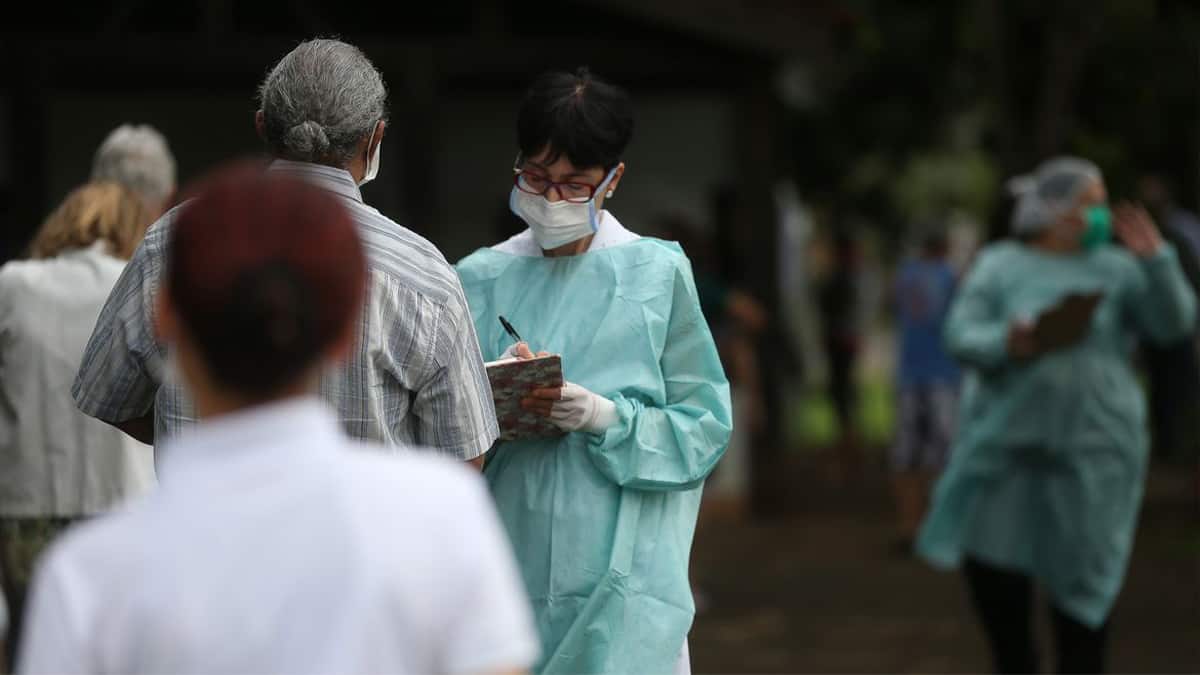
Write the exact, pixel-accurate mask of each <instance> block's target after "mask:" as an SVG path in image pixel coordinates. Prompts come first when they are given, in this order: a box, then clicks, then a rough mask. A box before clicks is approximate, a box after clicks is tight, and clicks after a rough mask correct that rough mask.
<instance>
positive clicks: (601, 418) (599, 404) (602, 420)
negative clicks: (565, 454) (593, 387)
mask: <svg viewBox="0 0 1200 675" xmlns="http://www.w3.org/2000/svg"><path fill="white" fill-rule="evenodd" d="M550 421H551V422H553V423H554V426H556V427H558V428H559V429H562V430H563V431H587V432H590V433H596V434H598V433H603V432H604V431H606V430H607V429H608V428H609V427H613V426H616V425H617V423H618V422H620V421H621V418H620V417H619V416H618V415H617V404H615V403H613V402H612V401H610V400H608V399H606V398H604V397H603V396H600V395H599V394H593V393H592V392H590V391H588V390H587V389H584V388H583V387H581V386H579V385H577V384H575V383H573V382H564V383H563V386H562V397H561V398H559V400H557V401H555V402H554V405H553V406H552V407H551V408H550Z"/></svg>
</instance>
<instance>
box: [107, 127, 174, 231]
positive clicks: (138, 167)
mask: <svg viewBox="0 0 1200 675" xmlns="http://www.w3.org/2000/svg"><path fill="white" fill-rule="evenodd" d="M92 181H93V182H96V181H113V182H115V183H120V184H121V185H124V186H125V187H127V188H129V189H130V190H133V191H134V192H135V193H137V195H138V196H139V197H141V198H142V201H143V202H145V204H146V208H147V209H148V210H149V211H150V213H151V214H153V217H156V218H157V217H158V216H160V215H162V212H163V211H165V210H166V208H167V205H168V204H169V203H170V201H171V197H172V196H174V194H175V156H174V155H172V154H171V148H170V147H168V146H167V139H166V138H165V137H164V136H163V135H162V134H161V133H159V131H158V129H155V128H154V127H152V126H150V125H149V124H122V125H121V126H119V127H117V128H116V129H113V130H112V133H110V134H109V135H108V137H107V138H105V139H104V142H103V143H101V144H100V147H99V148H97V149H96V157H95V158H94V159H93V160H92Z"/></svg>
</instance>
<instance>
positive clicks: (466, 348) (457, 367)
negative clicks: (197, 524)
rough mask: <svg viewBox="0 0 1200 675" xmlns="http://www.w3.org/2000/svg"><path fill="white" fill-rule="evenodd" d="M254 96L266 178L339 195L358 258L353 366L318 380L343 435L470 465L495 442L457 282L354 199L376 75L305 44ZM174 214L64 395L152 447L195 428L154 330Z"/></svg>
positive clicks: (348, 51) (132, 272)
mask: <svg viewBox="0 0 1200 675" xmlns="http://www.w3.org/2000/svg"><path fill="white" fill-rule="evenodd" d="M259 100H260V109H259V110H258V112H257V114H256V117H255V125H256V127H257V129H258V132H259V135H260V136H261V137H262V138H263V140H264V141H265V143H266V146H267V148H268V150H269V151H270V153H271V155H272V156H273V157H274V161H273V162H272V163H271V165H270V167H269V169H268V170H270V171H281V172H286V173H288V174H292V175H294V176H298V177H301V178H302V179H303V180H305V181H308V182H310V183H311V184H312V185H314V186H315V187H316V188H317V189H321V190H326V191H328V192H330V193H332V194H334V195H336V196H337V197H338V198H339V200H340V201H341V202H342V204H343V205H344V206H345V207H346V208H347V209H348V210H349V212H350V214H351V216H352V217H353V219H354V221H355V223H356V224H357V225H358V230H359V234H360V236H361V238H362V241H363V245H364V247H365V249H366V252H367V258H368V265H369V269H370V287H369V289H368V292H367V299H366V305H367V306H366V307H365V308H364V311H363V313H362V316H361V318H360V320H359V325H358V336H359V337H358V341H357V344H356V345H355V347H354V349H353V355H352V358H351V359H350V361H349V363H348V364H347V365H346V366H344V367H343V368H342V369H341V370H339V371H337V372H332V373H328V374H326V375H324V376H323V377H322V381H321V394H322V396H323V397H324V398H325V399H326V400H327V401H329V402H330V403H331V404H332V405H333V406H335V407H336V408H337V410H338V412H339V415H340V418H341V421H342V424H343V426H344V427H345V429H346V431H347V432H348V433H349V434H350V435H351V436H353V437H356V438H361V439H366V440H371V441H375V442H379V443H384V444H386V445H391V446H411V445H419V446H426V447H430V448H432V449H434V450H437V451H440V452H442V453H444V454H447V455H451V456H454V457H457V458H459V459H462V460H476V459H477V458H480V457H481V456H482V455H483V454H484V453H485V452H487V450H488V449H489V448H490V447H491V445H492V443H493V442H494V441H495V439H496V438H497V436H498V433H499V432H498V428H497V424H496V417H495V411H494V409H493V407H492V395H491V387H490V386H489V384H488V380H487V375H486V372H485V370H484V367H483V363H482V361H481V358H480V350H479V344H478V339H477V338H476V335H475V329H474V327H473V323H472V321H471V314H470V311H469V309H468V308H467V303H466V299H465V297H464V294H463V291H462V287H461V285H460V284H459V281H458V276H457V275H456V274H455V272H454V269H453V268H452V267H450V265H449V264H448V263H447V262H446V260H445V258H444V257H443V256H442V254H441V253H440V252H439V251H438V250H437V248H435V247H434V246H433V245H432V244H431V243H429V242H428V241H426V240H425V239H423V238H421V237H420V236H418V235H416V234H415V233H413V232H411V231H409V230H407V229H405V228H403V227H401V226H400V225H398V224H397V223H395V222H393V221H392V220H390V219H388V218H387V217H385V216H383V215H382V214H381V213H379V212H378V211H377V210H375V209H373V208H371V207H370V206H367V205H366V204H365V203H363V199H362V195H361V194H360V193H359V186H360V185H362V184H363V183H366V182H367V181H369V180H371V179H372V178H374V177H375V174H376V173H377V172H378V170H379V159H380V144H381V142H382V141H383V136H384V131H385V129H386V128H387V110H386V100H387V90H386V88H385V86H384V83H383V78H382V77H381V76H380V74H379V71H378V70H376V69H375V67H374V66H373V65H372V64H371V62H370V61H369V60H368V59H367V57H366V56H365V55H364V54H363V53H362V52H361V51H360V50H359V49H358V48H356V47H354V46H352V45H349V44H346V43H344V42H339V41H337V40H311V41H309V42H305V43H302V44H301V45H299V46H298V47H296V48H295V49H294V50H292V51H291V52H290V53H289V54H287V55H286V56H284V57H283V59H282V60H280V61H279V63H278V64H276V65H275V67H274V68H273V69H271V71H270V73H268V75H267V77H266V79H265V81H264V82H263V83H262V85H261V87H260V88H259ZM184 208H187V204H186V203H185V204H183V205H181V206H179V207H176V208H175V209H172V210H171V211H169V212H168V213H166V214H165V215H164V216H163V217H162V218H161V219H160V220H159V221H158V222H157V223H155V224H154V225H152V226H151V229H150V231H149V232H148V234H147V235H146V238H145V240H144V242H143V243H142V245H141V246H140V247H139V248H138V250H137V252H136V253H135V254H134V256H133V260H132V261H131V262H130V264H129V266H128V268H127V269H126V271H125V273H124V275H123V276H122V277H121V279H120V281H118V283H117V285H116V287H115V288H114V289H113V292H112V294H111V295H110V296H109V298H108V302H107V304H106V305H105V307H104V310H103V311H102V312H101V314H100V318H99V320H98V321H97V324H96V328H95V331H94V333H93V334H92V337H91V340H90V341H89V343H88V346H87V350H86V352H85V353H84V356H83V362H82V365H81V366H80V370H79V375H78V377H77V378H76V381H75V386H74V388H73V393H74V396H75V401H76V402H77V403H78V404H79V407H80V409H81V410H83V411H84V412H85V413H87V414H88V415H91V416H93V417H97V418H99V419H101V420H104V421H106V422H108V423H110V424H113V425H115V426H117V427H119V428H121V429H122V430H124V431H126V432H127V433H129V434H130V435H132V436H134V437H136V438H138V439H139V440H142V441H144V442H148V443H153V442H155V441H160V440H162V439H163V438H164V437H167V436H171V435H175V434H177V433H178V432H179V431H180V430H181V429H182V428H184V427H186V426H188V425H189V424H190V423H192V422H193V421H194V420H193V414H192V412H191V411H192V407H191V404H190V402H189V401H188V400H187V398H186V396H185V393H184V391H183V390H182V389H181V387H180V385H179V383H178V381H177V378H176V376H175V375H174V374H173V372H172V370H173V369H172V368H170V367H168V364H169V362H170V358H169V355H168V353H167V351H166V348H165V347H164V346H163V345H162V344H160V343H159V342H158V340H156V338H155V332H154V324H155V316H154V313H155V297H156V295H157V292H158V284H159V277H160V272H161V270H162V266H163V258H164V252H165V248H166V244H167V240H168V237H169V232H170V230H171V223H172V221H173V220H174V219H175V217H176V215H177V214H178V212H179V210H180V209H184ZM231 329H232V330H236V327H231Z"/></svg>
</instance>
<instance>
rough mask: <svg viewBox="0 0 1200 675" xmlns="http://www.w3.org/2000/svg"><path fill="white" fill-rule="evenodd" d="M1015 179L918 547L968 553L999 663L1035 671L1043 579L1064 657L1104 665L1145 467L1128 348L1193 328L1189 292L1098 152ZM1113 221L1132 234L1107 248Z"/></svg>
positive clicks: (957, 351) (964, 301) (968, 325)
mask: <svg viewBox="0 0 1200 675" xmlns="http://www.w3.org/2000/svg"><path fill="white" fill-rule="evenodd" d="M1016 187H1017V190H1018V191H1019V198H1018V199H1019V201H1018V203H1017V207H1016V210H1015V212H1014V214H1013V227H1014V230H1015V232H1016V234H1017V237H1018V241H1006V242H1002V243H998V244H993V245H991V246H989V247H987V248H986V249H985V250H984V251H983V252H982V254H981V255H980V257H979V259H978V261H977V262H976V263H975V265H974V267H973V269H972V270H971V272H970V273H969V275H968V276H967V279H966V280H965V282H964V284H963V287H962V289H961V291H960V293H959V294H958V296H957V298H956V299H955V301H954V303H953V305H952V307H951V310H950V315H949V318H948V320H947V324H946V331H945V333H946V342H947V346H948V348H949V350H950V352H951V353H952V354H953V355H954V356H955V357H956V358H957V359H958V360H959V361H960V362H961V363H962V364H963V365H964V366H966V367H967V368H968V369H969V376H968V378H967V381H966V383H965V391H964V395H963V404H962V409H961V420H962V423H961V427H960V429H959V434H958V438H957V439H956V442H955V447H954V450H953V453H952V455H951V459H950V465H949V467H948V468H947V470H946V472H945V474H944V475H943V477H942V479H941V481H940V483H939V485H938V487H937V491H936V493H935V495H934V505H933V507H932V509H931V511H930V513H929V515H928V517H927V519H926V521H925V524H924V527H923V530H922V532H921V536H920V539H919V541H918V552H919V553H920V554H921V555H922V556H924V557H925V558H926V559H928V560H929V561H930V562H931V563H933V564H935V565H937V566H941V567H953V566H957V565H959V564H960V563H963V562H964V560H965V572H966V577H967V582H968V585H969V587H970V589H971V594H972V597H973V600H974V604H975V608H976V611H977V612H978V614H979V617H980V619H981V621H982V623H983V627H984V630H985V632H986V633H987V636H988V639H989V641H990V643H991V647H992V651H993V656H994V660H995V667H996V670H997V671H999V672H1011V673H1018V672H1019V673H1029V672H1036V671H1037V670H1038V653H1037V649H1036V646H1035V644H1034V639H1033V630H1032V626H1033V623H1032V617H1031V614H1032V602H1033V583H1034V582H1036V583H1037V584H1038V585H1040V586H1041V587H1042V588H1043V589H1044V590H1045V592H1046V594H1047V596H1048V599H1049V601H1050V605H1051V608H1052V612H1053V625H1054V633H1055V638H1056V642H1057V648H1058V649H1057V651H1058V654H1057V656H1058V669H1059V671H1060V672H1092V673H1095V672H1100V671H1102V670H1103V669H1104V646H1105V638H1106V632H1107V631H1106V627H1107V624H1108V617H1109V613H1110V611H1111V610H1112V606H1113V603H1114V601H1115V600H1116V597H1117V594H1118V592H1119V591H1120V588H1121V584H1122V581H1123V580H1124V576H1125V569H1126V565H1127V563H1128V561H1129V553H1130V549H1131V547H1132V544H1133V534H1134V528H1135V526H1136V523H1137V514H1138V508H1139V506H1140V505H1141V500H1142V487H1143V485H1142V484H1143V481H1144V479H1145V474H1146V461H1147V439H1146V404H1145V397H1144V395H1143V393H1142V389H1141V387H1140V386H1139V385H1138V381H1137V378H1136V376H1135V374H1134V372H1133V368H1132V367H1131V363H1130V349H1131V348H1132V346H1133V343H1134V338H1137V337H1145V338H1149V339H1151V340H1153V341H1156V342H1170V341H1172V340H1178V339H1180V338H1181V337H1183V336H1186V335H1188V334H1189V333H1190V332H1191V330H1192V326H1193V323H1194V321H1195V316H1196V299H1195V297H1194V296H1193V294H1192V290H1191V288H1190V287H1189V286H1188V283H1187V280H1186V278H1185V277H1184V274H1183V271H1182V270H1181V269H1180V265H1179V262H1178V259H1177V258H1176V255H1175V251H1174V249H1173V248H1172V247H1171V246H1170V245H1169V244H1167V243H1165V242H1163V240H1162V238H1161V237H1160V236H1159V233H1158V231H1157V229H1156V228H1155V227H1154V224H1153V222H1152V221H1151V220H1150V218H1149V216H1147V215H1146V213H1145V211H1144V210H1142V209H1140V208H1136V207H1132V206H1128V205H1126V206H1121V207H1119V208H1118V209H1117V211H1116V213H1115V219H1114V218H1113V214H1112V213H1111V212H1110V211H1109V208H1108V206H1107V201H1108V195H1107V193H1106V191H1105V187H1104V179H1103V177H1102V176H1101V173H1100V170H1099V169H1098V168H1097V167H1096V166H1095V165H1094V164H1092V163H1091V162H1088V161H1085V160H1081V159H1075V158H1060V159H1055V160H1051V161H1048V162H1046V163H1045V164H1043V165H1042V166H1041V167H1039V168H1038V170H1037V172H1036V173H1035V175H1034V176H1032V177H1030V178H1023V179H1020V180H1019V181H1017V182H1016ZM1114 225H1115V230H1116V234H1117V236H1118V237H1119V238H1120V240H1121V243H1122V244H1124V248H1121V247H1117V246H1112V245H1109V241H1110V239H1111V232H1112V229H1113V226H1114ZM1072 295H1082V296H1084V297H1085V298H1087V297H1089V296H1090V299H1088V300H1084V301H1083V302H1082V303H1080V301H1079V300H1078V299H1076V300H1068V298H1069V296H1072ZM1096 298H1099V300H1098V301H1097V300H1096ZM1064 301H1067V302H1068V305H1064V304H1063V303H1064ZM1091 303H1095V304H1091ZM1071 305H1073V306H1075V307H1076V308H1079V307H1082V308H1083V309H1077V310H1067V311H1065V312H1064V313H1062V314H1059V316H1066V317H1068V319H1069V322H1068V323H1067V325H1065V326H1064V325H1059V326H1057V327H1054V326H1053V325H1052V324H1051V323H1049V322H1046V323H1041V324H1040V326H1039V323H1038V321H1037V319H1036V317H1039V316H1042V315H1043V313H1044V312H1047V311H1048V310H1051V309H1054V308H1057V307H1066V306H1071ZM1089 307H1090V308H1091V309H1090V312H1089V309H1088V308H1089ZM1072 314H1073V318H1072Z"/></svg>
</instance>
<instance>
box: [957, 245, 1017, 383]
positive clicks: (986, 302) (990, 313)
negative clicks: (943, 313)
mask: <svg viewBox="0 0 1200 675" xmlns="http://www.w3.org/2000/svg"><path fill="white" fill-rule="evenodd" d="M996 268H997V265H996V264H995V256H994V255H992V256H988V257H984V258H981V259H980V260H979V262H978V263H977V264H976V265H975V267H974V268H973V269H972V270H971V271H970V272H969V273H968V274H967V278H966V280H965V281H964V282H963V284H962V286H961V287H960V288H959V289H958V292H957V294H956V296H955V299H954V303H953V304H952V305H951V306H950V313H949V315H948V316H947V318H946V328H945V340H946V348H947V350H949V352H950V354H951V355H952V356H954V358H955V359H957V360H958V361H959V362H961V363H963V364H964V365H968V366H974V367H976V368H982V369H985V370H987V369H993V368H998V367H1000V366H1002V365H1004V363H1005V361H1006V360H1007V358H1008V321H1007V320H1006V318H1005V316H1004V311H1003V305H1002V303H1001V300H1000V297H999V288H998V279H996Z"/></svg>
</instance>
